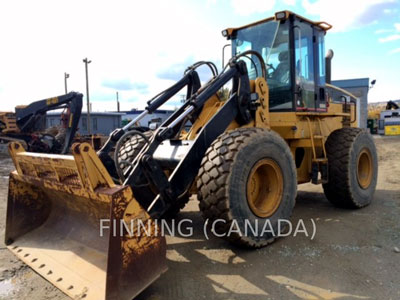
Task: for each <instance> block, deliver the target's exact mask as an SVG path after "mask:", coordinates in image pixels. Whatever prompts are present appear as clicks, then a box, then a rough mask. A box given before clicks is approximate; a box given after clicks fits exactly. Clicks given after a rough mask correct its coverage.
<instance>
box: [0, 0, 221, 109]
mask: <svg viewBox="0 0 400 300" xmlns="http://www.w3.org/2000/svg"><path fill="white" fill-rule="evenodd" d="M21 7H23V9H21ZM155 8H156V9H155ZM218 22H219V20H216V21H214V20H210V19H209V17H207V15H204V14H201V13H199V12H198V11H196V10H195V9H193V5H192V4H188V3H187V2H185V1H180V0H170V1H162V0H160V1H141V2H136V1H129V0H116V1H113V3H112V4H111V3H110V2H109V1H101V0H91V1H79V0H69V1H51V0H37V1H34V2H33V1H28V0H26V1H21V2H13V1H9V2H1V4H0V28H1V38H2V47H1V55H0V66H1V70H0V83H1V86H2V89H1V90H0V110H13V109H14V107H15V106H16V105H17V104H27V103H30V102H32V101H35V100H39V99H44V98H47V97H52V96H56V95H60V94H62V93H63V92H64V80H63V79H64V72H67V73H69V74H70V78H69V79H68V89H69V90H75V91H79V92H83V93H84V94H86V92H85V74H84V64H83V62H82V59H83V58H84V57H88V58H89V59H91V60H92V63H91V64H90V65H89V81H90V84H89V86H90V95H91V97H90V98H91V101H93V102H94V103H93V108H94V109H95V110H97V109H99V110H102V109H103V108H105V107H106V105H105V103H106V102H107V101H106V100H105V99H100V100H101V101H100V100H99V99H96V97H99V98H102V97H107V96H108V95H109V99H110V100H113V99H115V92H116V89H112V88H109V87H108V88H107V87H104V86H102V83H103V82H104V80H107V79H121V78H122V79H125V78H126V79H129V80H130V82H132V83H137V82H140V83H146V84H147V85H148V92H147V94H141V93H140V92H139V91H137V90H135V89H133V90H125V91H121V92H120V96H121V101H126V104H125V103H124V102H122V103H121V105H122V106H123V107H124V106H127V107H124V109H125V108H129V106H131V105H133V104H132V103H131V102H129V101H128V100H132V99H137V103H139V104H136V103H135V106H136V107H139V108H143V106H144V105H145V103H146V101H147V100H149V98H150V97H151V96H153V95H155V94H157V93H158V92H160V91H161V90H163V89H165V88H166V87H168V86H170V85H171V84H172V83H173V82H172V81H170V80H161V79H160V78H157V76H156V74H157V72H158V71H159V70H161V69H165V68H168V67H169V66H170V65H173V64H174V63H176V62H180V61H182V59H184V57H187V56H189V55H191V56H193V59H194V60H211V61H214V62H217V61H218V60H219V59H220V58H221V49H222V46H223V45H224V44H225V43H226V40H225V39H224V38H223V37H222V36H221V33H220V32H221V29H223V27H222V26H221V27H219V26H215V23H217V24H218ZM141 92H143V90H142V91H141ZM101 95H102V96H101Z"/></svg>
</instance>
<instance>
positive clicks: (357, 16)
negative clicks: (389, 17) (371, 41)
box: [302, 0, 397, 31]
mask: <svg viewBox="0 0 400 300" xmlns="http://www.w3.org/2000/svg"><path fill="white" fill-rule="evenodd" d="M396 3H397V1H396V0H364V1H348V0H336V1H332V0H317V1H314V2H310V0H303V2H302V4H303V7H304V9H305V10H306V11H307V13H309V14H311V15H317V16H320V18H321V20H323V21H326V22H328V23H330V24H332V25H333V28H332V30H333V31H348V30H350V29H353V28H357V27H359V26H362V25H368V24H371V23H374V22H375V21H377V20H378V19H379V17H380V16H381V15H382V14H384V10H385V9H388V8H390V7H393V6H395V5H397V4H396Z"/></svg>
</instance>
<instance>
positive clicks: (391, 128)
mask: <svg viewBox="0 0 400 300" xmlns="http://www.w3.org/2000/svg"><path fill="white" fill-rule="evenodd" d="M385 135H400V125H386V126H385Z"/></svg>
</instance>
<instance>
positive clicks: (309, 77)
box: [294, 21, 315, 110]
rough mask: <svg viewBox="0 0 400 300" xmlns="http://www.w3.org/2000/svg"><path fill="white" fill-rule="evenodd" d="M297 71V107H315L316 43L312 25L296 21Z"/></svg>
mask: <svg viewBox="0 0 400 300" xmlns="http://www.w3.org/2000/svg"><path fill="white" fill-rule="evenodd" d="M294 36H295V41H294V44H295V64H296V65H295V72H296V77H295V78H296V89H297V90H298V91H299V93H298V97H297V103H296V105H297V109H300V110H301V109H307V108H315V74H314V59H313V58H314V43H313V29H312V27H311V26H309V25H307V24H304V23H302V22H301V21H296V22H295V27H294Z"/></svg>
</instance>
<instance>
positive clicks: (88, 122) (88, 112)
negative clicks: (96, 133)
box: [83, 57, 92, 135]
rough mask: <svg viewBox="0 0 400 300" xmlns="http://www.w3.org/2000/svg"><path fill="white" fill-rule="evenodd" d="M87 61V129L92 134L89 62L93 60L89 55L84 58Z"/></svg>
mask: <svg viewBox="0 0 400 300" xmlns="http://www.w3.org/2000/svg"><path fill="white" fill-rule="evenodd" d="M83 62H84V63H85V71H86V102H87V129H88V134H89V135H90V134H91V130H90V127H91V126H90V101H89V74H88V64H90V63H91V62H92V61H91V60H88V59H87V57H86V58H85V59H84V60H83Z"/></svg>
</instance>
